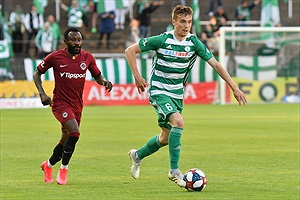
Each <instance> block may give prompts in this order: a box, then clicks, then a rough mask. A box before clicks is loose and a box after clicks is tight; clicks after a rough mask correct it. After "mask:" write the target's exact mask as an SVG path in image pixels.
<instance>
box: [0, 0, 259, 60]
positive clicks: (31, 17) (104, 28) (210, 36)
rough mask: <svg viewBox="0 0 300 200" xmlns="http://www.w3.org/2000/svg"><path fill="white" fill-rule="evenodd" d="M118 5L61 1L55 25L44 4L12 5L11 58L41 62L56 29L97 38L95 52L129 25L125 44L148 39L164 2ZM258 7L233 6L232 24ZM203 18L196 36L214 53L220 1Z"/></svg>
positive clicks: (56, 37)
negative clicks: (61, 19) (62, 15)
mask: <svg viewBox="0 0 300 200" xmlns="http://www.w3.org/2000/svg"><path fill="white" fill-rule="evenodd" d="M68 2H70V1H68ZM122 2H123V3H122V4H121V5H118V4H117V3H116V7H115V9H114V10H110V11H105V10H104V9H103V7H104V6H105V5H104V4H105V1H101V0H72V1H71V4H70V5H67V3H66V2H64V0H59V4H60V8H61V10H62V11H65V12H66V13H67V16H68V19H67V24H59V23H57V22H56V20H55V17H54V15H48V16H45V14H44V13H45V12H44V11H45V8H46V7H47V6H48V0H32V4H31V5H30V8H22V7H21V6H20V5H16V7H15V10H14V11H13V12H11V13H10V14H9V18H8V22H7V24H8V27H9V30H8V32H9V34H10V35H11V38H12V48H13V51H14V53H15V54H24V55H25V56H27V57H35V58H43V57H45V56H46V55H48V54H49V53H50V52H52V51H55V50H57V49H58V48H59V44H61V43H63V37H62V31H63V30H61V28H60V27H66V26H73V27H77V28H79V29H80V30H81V32H82V34H83V37H84V38H85V39H88V38H89V37H90V36H91V35H92V34H99V36H98V40H97V44H98V45H97V48H98V49H102V48H106V49H110V48H111V43H112V42H111V35H112V34H113V33H114V32H115V31H124V30H125V29H126V28H127V27H126V25H129V26H128V28H129V29H130V35H129V37H128V38H129V39H128V40H129V43H130V42H132V43H133V42H136V41H138V40H139V39H140V38H142V37H149V36H151V35H152V34H151V16H152V14H153V13H155V12H156V10H157V8H159V7H160V6H162V5H164V4H165V2H164V0H126V1H122ZM259 3H260V0H253V1H250V0H249V1H247V0H243V1H239V2H237V7H236V11H235V15H234V18H235V19H232V20H236V21H238V22H241V23H238V25H240V26H245V25H244V24H243V23H242V22H245V21H247V20H250V19H251V10H252V9H253V8H254V7H255V6H256V5H258V4H259ZM178 4H182V5H186V2H185V0H172V2H171V7H172V8H173V7H174V6H176V5H178ZM172 8H170V10H172ZM206 14H207V15H208V16H209V24H207V25H206V26H205V27H204V29H203V30H202V32H201V33H200V34H198V36H199V38H200V39H201V40H202V42H203V43H205V44H206V45H207V46H208V48H209V49H211V50H212V51H218V37H219V30H220V27H221V26H224V25H226V22H227V21H228V20H229V17H228V15H227V13H226V11H225V9H224V7H223V4H222V1H221V0H210V5H209V10H208V11H207V12H206ZM126 18H129V20H130V22H129V24H125V21H126V20H125V19H126ZM1 29H2V28H1ZM166 30H168V29H167V27H166ZM24 41H25V42H24ZM125 45H126V44H125ZM127 45H129V44H127Z"/></svg>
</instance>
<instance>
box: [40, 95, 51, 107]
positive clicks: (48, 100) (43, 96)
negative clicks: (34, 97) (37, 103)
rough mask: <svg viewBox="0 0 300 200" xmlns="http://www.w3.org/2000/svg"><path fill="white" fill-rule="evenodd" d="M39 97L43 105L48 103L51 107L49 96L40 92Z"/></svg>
mask: <svg viewBox="0 0 300 200" xmlns="http://www.w3.org/2000/svg"><path fill="white" fill-rule="evenodd" d="M40 97H41V102H42V104H43V105H44V106H47V105H49V106H50V107H51V105H52V100H51V98H50V97H49V96H47V95H46V94H40Z"/></svg>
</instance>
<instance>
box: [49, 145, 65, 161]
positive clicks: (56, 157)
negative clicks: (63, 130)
mask: <svg viewBox="0 0 300 200" xmlns="http://www.w3.org/2000/svg"><path fill="white" fill-rule="evenodd" d="M63 147H64V145H62V144H60V143H58V144H57V145H56V147H55V148H54V149H53V154H52V156H51V157H50V159H49V162H50V164H51V165H55V164H56V163H57V162H58V161H60V160H61V158H62V152H63Z"/></svg>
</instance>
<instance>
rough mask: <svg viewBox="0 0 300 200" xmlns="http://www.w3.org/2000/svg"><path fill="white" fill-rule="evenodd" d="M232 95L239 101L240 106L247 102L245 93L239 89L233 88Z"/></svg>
mask: <svg viewBox="0 0 300 200" xmlns="http://www.w3.org/2000/svg"><path fill="white" fill-rule="evenodd" d="M233 95H234V98H235V99H236V100H237V101H238V102H239V105H240V106H241V105H242V103H243V104H244V105H246V104H247V103H248V101H247V98H246V96H245V94H244V93H243V92H242V91H241V90H240V89H237V90H234V91H233Z"/></svg>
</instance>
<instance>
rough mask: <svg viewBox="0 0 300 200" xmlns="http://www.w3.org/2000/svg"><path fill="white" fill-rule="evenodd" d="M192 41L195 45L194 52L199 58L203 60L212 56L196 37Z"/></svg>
mask: <svg viewBox="0 0 300 200" xmlns="http://www.w3.org/2000/svg"><path fill="white" fill-rule="evenodd" d="M193 43H194V45H195V52H196V54H197V55H198V56H199V57H200V58H202V59H203V60H205V61H208V60H209V59H211V58H212V57H213V54H212V53H211V52H210V51H209V50H208V49H207V47H206V46H205V45H204V44H203V43H202V42H201V41H200V40H199V39H198V38H197V37H194V38H193Z"/></svg>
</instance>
